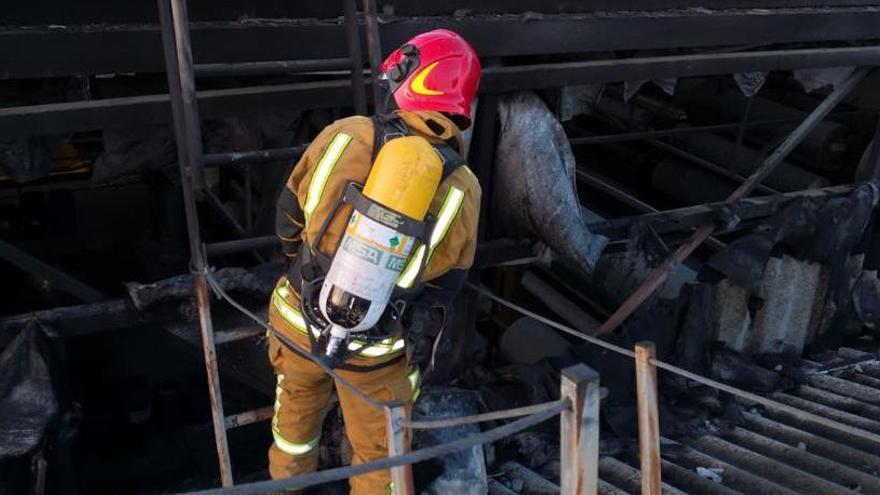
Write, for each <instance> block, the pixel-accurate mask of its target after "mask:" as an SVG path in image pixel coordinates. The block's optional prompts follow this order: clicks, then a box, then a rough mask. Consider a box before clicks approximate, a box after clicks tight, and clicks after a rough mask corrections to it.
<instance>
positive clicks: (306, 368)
mask: <svg viewBox="0 0 880 495" xmlns="http://www.w3.org/2000/svg"><path fill="white" fill-rule="evenodd" d="M284 295H287V296H288V297H287V298H286V300H287V301H290V299H292V298H291V297H290V296H289V295H288V294H284ZM276 297H278V291H277V290H276V294H275V295H273V301H272V303H271V304H270V305H269V321H270V323H271V324H272V327H273V328H275V329H276V330H277V331H281V332H284V334H285V336H287V337H289V338H290V339H292V340H294V341H295V342H297V343H298V344H299V345H300V346H301V347H302V348H303V349H308V348H309V339H308V336H307V335H305V334H304V332H303V331H302V330H301V329H299V328H298V327H297V326H296V325H294V324H292V323H291V321H290V320H291V319H293V322H294V323H296V320H295V315H293V316H294V318H292V316H291V314H290V313H289V308H291V307H294V306H293V305H289V306H287V307H285V306H284V305H282V304H281V301H277V300H275V298H276ZM282 312H283V313H284V314H282ZM285 316H286V317H287V318H285ZM401 352H403V350H402V349H396V350H395V352H393V353H390V354H388V355H386V356H380V357H374V358H365V357H361V356H358V357H356V358H353V359H352V360H350V361H351V363H352V364H355V365H359V366H370V365H374V364H377V363H381V362H383V361H391V360H394V359H395V358H398V356H400V353H401ZM269 359H270V362H271V363H272V367H273V368H274V370H275V374H276V376H277V383H278V385H277V386H276V388H275V394H276V397H275V415H274V417H273V419H272V436H273V440H274V441H273V444H272V447H270V449H269V473H270V475H271V477H272V478H273V479H279V478H289V477H291V476H296V475H299V474H303V473H307V472H310V471H314V470H315V469H316V468H317V464H318V447H319V444H320V439H321V427H322V424H323V422H324V417H325V416H326V414H327V412H328V410H329V406H330V395H331V393H332V391H333V388H334V386H335V388H336V391H337V393H338V395H339V405H340V407H341V408H342V416H343V420H344V422H345V430H346V434H347V435H348V439H349V441H350V442H351V446H352V449H353V451H354V457H353V459H352V463H353V464H360V463H363V462H367V461H371V460H375V459H380V458H383V457H387V455H388V444H387V440H386V433H385V415H384V412H383V411H381V410H376V409H373V408H372V407H371V406H370V405H369V404H367V403H366V402H364V401H363V400H362V399H360V398H359V397H358V396H356V395H355V394H353V393H352V392H351V391H349V390H348V389H347V388H346V387H345V386H342V385H339V384H335V383H334V380H333V379H332V378H330V377H329V376H328V375H327V374H325V373H324V371H322V370H321V368H319V367H318V366H317V365H316V364H315V363H313V362H311V361H310V360H308V359H306V358H304V357H301V356H299V355H297V354H295V353H294V352H293V351H291V350H290V349H288V348H287V347H285V346H284V344H282V343H281V342H280V341H279V340H278V339H277V338H275V337H274V336H271V335H270V337H269ZM337 371H338V372H339V374H340V375H341V376H342V377H343V378H345V379H346V380H348V381H349V382H351V383H352V384H353V385H355V386H356V387H358V388H359V389H361V390H362V391H364V392H365V393H366V394H368V395H369V396H370V397H372V398H373V399H374V400H376V401H378V402H379V403H382V404H384V403H387V402H389V401H392V400H400V401H402V402H404V403H406V404H407V412H409V411H410V408H411V406H412V401H413V398H414V396H415V395H416V394H417V390H418V388H417V387H418V383H417V382H418V376H417V374H415V373H410V370H409V368H408V366H407V364H406V359H402V358H398V359H397V360H396V361H394V362H392V363H390V364H388V365H386V366H383V367H381V368H378V369H375V370H371V371H346V370H337ZM349 484H350V487H351V493H352V494H355V495H367V494H370V495H373V494H377V495H378V494H386V493H392V492H393V489H392V487H391V472H390V471H389V470H382V471H373V472H371V473H368V474H364V475H361V476H355V477H352V478H350V479H349Z"/></svg>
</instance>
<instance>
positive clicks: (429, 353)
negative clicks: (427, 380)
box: [404, 304, 446, 376]
mask: <svg viewBox="0 0 880 495" xmlns="http://www.w3.org/2000/svg"><path fill="white" fill-rule="evenodd" d="M445 322H446V308H445V307H443V306H430V305H423V304H414V305H411V306H410V307H409V311H408V314H407V317H406V319H405V321H404V324H405V325H406V328H405V330H404V332H405V333H404V340H405V341H406V357H407V361H408V362H409V365H410V367H411V368H418V369H419V371H420V372H421V373H422V375H423V376H424V375H425V374H427V373H430V372H431V371H432V370H433V368H434V366H435V363H434V351H435V350H436V342H437V340H438V339H439V338H440V333H441V332H442V330H443V325H444V323H445Z"/></svg>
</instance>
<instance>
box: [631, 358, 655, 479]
mask: <svg viewBox="0 0 880 495" xmlns="http://www.w3.org/2000/svg"><path fill="white" fill-rule="evenodd" d="M635 353H636V359H635V362H636V394H637V395H636V399H637V402H638V416H639V461H640V465H641V472H642V495H660V493H661V483H660V413H659V411H658V405H657V367H656V366H654V363H653V362H652V361H651V360H652V359H654V358H655V357H656V355H657V353H656V349H655V348H654V343H653V342H639V343H637V344H636V348H635Z"/></svg>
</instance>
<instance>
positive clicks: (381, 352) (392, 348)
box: [348, 339, 406, 357]
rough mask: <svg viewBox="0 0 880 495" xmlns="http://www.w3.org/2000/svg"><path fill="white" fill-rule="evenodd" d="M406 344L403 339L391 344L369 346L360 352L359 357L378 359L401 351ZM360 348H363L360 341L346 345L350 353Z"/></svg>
mask: <svg viewBox="0 0 880 495" xmlns="http://www.w3.org/2000/svg"><path fill="white" fill-rule="evenodd" d="M405 344H406V342H405V341H404V340H403V339H397V340H395V341H394V343H393V344H391V345H389V344H382V343H379V344H374V345H371V346H369V347H367V348H365V349H364V350H362V351H361V352H360V355H361V356H365V357H380V356H385V355H387V354H393V353H395V352H398V351H400V350H401V349H403V347H404V345H405ZM360 347H363V342H362V341H357V340H356V341H354V342H351V343H350V344H348V349H349V350H350V351H357V350H358V349H359V348H360Z"/></svg>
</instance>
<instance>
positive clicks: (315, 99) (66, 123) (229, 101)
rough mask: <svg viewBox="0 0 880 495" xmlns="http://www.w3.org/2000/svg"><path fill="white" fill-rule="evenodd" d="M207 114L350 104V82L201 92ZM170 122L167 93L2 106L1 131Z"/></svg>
mask: <svg viewBox="0 0 880 495" xmlns="http://www.w3.org/2000/svg"><path fill="white" fill-rule="evenodd" d="M197 96H198V100H199V113H200V114H201V116H202V117H203V118H214V117H221V116H230V115H259V114H265V113H266V112H269V111H271V110H272V109H278V108H284V109H285V110H303V109H310V108H330V107H337V106H345V105H347V104H349V102H350V101H351V82H350V81H348V80H332V81H321V82H307V83H291V84H278V85H272V86H252V87H248V88H231V89H214V90H206V91H199V92H198V93H197ZM170 121H171V108H170V99H169V97H168V95H167V94H159V95H146V96H132V97H125V98H107V99H102V100H89V101H76V102H68V103H51V104H46V105H31V106H26V107H8V108H0V136H4V137H12V136H27V135H41V134H64V133H68V132H73V131H85V130H94V129H105V128H108V127H120V126H126V125H132V123H137V124H138V125H146V124H162V123H169V122H170Z"/></svg>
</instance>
